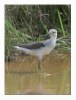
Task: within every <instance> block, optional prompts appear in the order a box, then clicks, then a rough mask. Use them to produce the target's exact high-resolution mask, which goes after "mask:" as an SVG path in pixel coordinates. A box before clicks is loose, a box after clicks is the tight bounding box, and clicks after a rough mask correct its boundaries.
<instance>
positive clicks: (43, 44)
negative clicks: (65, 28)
mask: <svg viewBox="0 0 76 100" xmlns="http://www.w3.org/2000/svg"><path fill="white" fill-rule="evenodd" d="M47 35H49V36H50V39H47V40H45V41H39V42H34V43H30V44H22V45H17V46H14V48H15V49H17V50H20V51H23V52H25V53H26V54H29V55H32V56H37V57H38V59H39V63H38V70H39V71H40V72H41V61H42V57H43V56H44V55H47V54H49V53H50V52H51V51H52V50H53V49H54V47H55V45H56V39H57V30H56V29H50V30H49V31H48V33H47Z"/></svg>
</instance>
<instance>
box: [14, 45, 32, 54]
mask: <svg viewBox="0 0 76 100" xmlns="http://www.w3.org/2000/svg"><path fill="white" fill-rule="evenodd" d="M14 48H15V49H17V50H19V51H22V52H25V53H26V54H31V51H30V50H29V49H26V48H23V47H19V46H14Z"/></svg>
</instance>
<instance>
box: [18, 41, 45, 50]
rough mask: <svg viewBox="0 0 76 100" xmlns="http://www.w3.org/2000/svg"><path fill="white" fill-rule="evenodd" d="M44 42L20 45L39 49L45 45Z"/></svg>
mask: <svg viewBox="0 0 76 100" xmlns="http://www.w3.org/2000/svg"><path fill="white" fill-rule="evenodd" d="M44 46H45V45H44V43H43V42H36V43H31V44H23V45H20V46H19V47H23V48H27V49H39V48H41V47H44Z"/></svg>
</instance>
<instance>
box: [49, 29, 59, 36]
mask: <svg viewBox="0 0 76 100" xmlns="http://www.w3.org/2000/svg"><path fill="white" fill-rule="evenodd" d="M48 35H49V36H50V37H54V36H55V37H57V30H56V29H50V30H49V31H48Z"/></svg>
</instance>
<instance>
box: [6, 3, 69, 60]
mask: <svg viewBox="0 0 76 100" xmlns="http://www.w3.org/2000/svg"><path fill="white" fill-rule="evenodd" d="M51 28H55V29H57V31H58V41H57V43H58V45H57V46H59V47H58V48H61V49H62V50H70V44H71V43H70V38H71V6H70V5H6V6H5V53H6V57H7V58H9V57H10V56H11V53H12V51H13V45H17V44H23V43H29V42H33V41H40V40H44V37H43V35H45V34H46V33H47V31H48V30H49V29H51Z"/></svg>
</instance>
